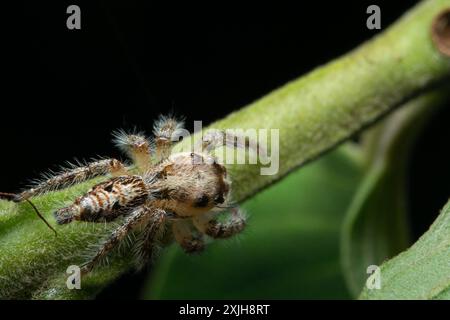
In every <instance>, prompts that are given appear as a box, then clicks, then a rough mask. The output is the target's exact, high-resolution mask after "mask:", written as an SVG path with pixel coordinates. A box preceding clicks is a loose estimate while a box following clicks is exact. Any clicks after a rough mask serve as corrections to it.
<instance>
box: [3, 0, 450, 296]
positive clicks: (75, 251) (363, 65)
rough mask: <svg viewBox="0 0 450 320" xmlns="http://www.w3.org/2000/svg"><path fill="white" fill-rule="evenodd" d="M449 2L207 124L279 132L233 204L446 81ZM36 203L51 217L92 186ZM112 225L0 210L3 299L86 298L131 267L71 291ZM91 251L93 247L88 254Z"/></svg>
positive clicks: (240, 171) (127, 260)
mask: <svg viewBox="0 0 450 320" xmlns="http://www.w3.org/2000/svg"><path fill="white" fill-rule="evenodd" d="M448 6H449V3H448V0H434V1H424V2H423V3H421V4H419V5H418V6H416V7H415V8H413V9H412V10H411V11H410V12H409V13H407V14H406V15H405V16H404V17H402V18H401V19H400V20H399V21H398V22H397V23H395V24H394V25H393V26H392V27H390V28H389V29H388V30H386V31H384V32H383V33H382V34H380V35H379V36H377V37H376V38H374V39H373V40H371V41H368V42H367V43H365V44H363V45H362V46H360V47H359V48H357V49H356V50H354V51H352V52H350V53H349V54H347V55H345V56H343V57H341V58H339V59H337V60H335V61H334V62H331V63H329V64H327V65H325V66H323V67H320V68H318V69H316V70H314V71H312V72H310V73H309V74H307V75H305V76H303V77H301V78H299V79H298V80H295V81H292V82H290V83H288V84H287V85H285V86H283V87H282V88H280V89H278V90H276V91H274V92H272V93H270V94H268V95H267V96H265V97H263V98H262V99H260V100H258V101H256V102H254V103H252V104H251V105H249V106H247V107H245V108H243V109H241V110H240V111H238V112H235V113H233V114H231V115H229V116H228V117H227V118H225V119H223V120H221V121H219V122H216V123H214V124H213V125H212V127H214V128H223V129H227V128H242V129H247V128H253V129H263V128H264V129H279V137H280V143H279V151H280V157H279V164H280V166H279V170H278V172H277V173H276V174H274V175H260V167H259V166H256V165H235V166H233V167H232V168H231V176H232V179H233V188H234V189H233V196H234V198H235V199H236V200H238V201H240V200H243V199H245V198H248V197H250V196H251V195H253V194H255V193H256V192H258V190H260V189H262V188H264V187H266V186H268V185H269V184H271V183H273V182H274V181H277V180H279V179H280V178H282V177H284V176H285V175H286V174H288V173H289V172H290V171H292V170H294V169H295V168H297V167H299V166H300V165H303V164H305V163H306V162H308V161H311V160H312V159H314V158H316V157H318V156H319V155H321V154H322V153H324V152H326V151H328V150H330V149H331V148H333V147H334V146H336V145H337V144H339V143H341V142H342V141H344V140H346V139H347V138H349V137H350V136H351V135H353V134H355V133H356V132H358V131H360V130H361V129H363V128H364V127H366V126H368V125H370V124H371V123H373V122H374V121H376V120H377V119H379V118H380V117H382V116H383V115H385V114H386V113H388V112H389V111H391V110H393V109H394V108H396V107H397V106H399V105H400V104H401V103H403V102H405V101H406V100H408V99H410V98H411V97H414V96H416V95H418V94H419V93H420V92H422V91H423V90H426V89H428V88H430V87H432V86H434V85H436V84H438V83H439V82H442V81H444V80H446V79H447V78H448V77H449V75H450V60H449V59H448V57H445V56H444V55H442V54H441V53H439V52H438V51H437V50H436V48H435V46H434V44H433V43H432V41H431V36H430V28H431V24H432V20H433V18H434V17H435V16H436V15H437V14H438V13H439V12H441V11H442V10H443V9H445V8H446V7H448ZM97 181H99V180H98V179H96V180H95V181H89V182H87V183H84V184H81V185H78V186H75V187H73V188H69V189H67V190H64V191H59V192H53V193H50V194H47V195H44V196H41V197H37V198H35V199H34V200H33V201H34V203H35V205H36V206H38V207H39V208H40V210H41V211H42V212H43V213H44V214H45V216H46V218H47V219H49V220H52V217H51V213H52V212H53V211H54V210H55V209H57V208H59V207H61V206H62V205H64V204H67V203H68V202H70V201H71V200H73V198H74V197H75V196H77V195H80V194H81V193H82V192H85V191H86V190H87V188H89V187H90V186H92V185H93V184H94V183H95V182H97ZM112 228H114V224H106V225H98V224H92V223H72V224H70V225H67V226H62V227H58V228H57V230H58V232H59V235H58V237H56V238H55V237H54V236H53V234H52V233H51V232H50V231H49V230H48V229H46V226H45V225H43V224H42V222H41V221H39V220H37V219H36V218H35V216H34V213H33V211H32V210H31V208H30V207H29V206H28V204H26V203H23V204H20V205H18V206H15V205H13V204H10V203H7V202H4V201H1V202H0V297H2V298H20V297H21V298H30V297H39V298H55V299H57V298H60V299H61V298H91V297H93V296H95V294H97V293H98V292H99V291H100V290H101V289H102V288H103V287H104V286H105V285H107V284H108V283H110V282H111V281H113V279H115V278H116V277H117V276H118V275H119V274H121V273H123V272H124V271H126V270H129V269H130V268H131V267H132V265H133V264H132V259H131V257H130V255H129V254H128V253H126V252H125V253H122V254H117V255H115V256H114V257H112V258H111V259H110V263H111V264H110V265H109V266H105V267H100V268H98V269H97V270H96V271H94V272H93V273H92V274H91V275H89V276H88V277H86V278H85V279H83V282H82V289H81V290H80V291H77V290H68V289H67V288H66V287H65V285H64V284H65V282H64V279H65V277H67V275H66V274H65V270H66V268H67V267H68V266H69V265H71V264H75V265H79V264H80V263H82V262H83V261H85V259H86V256H89V255H91V254H92V251H93V249H92V248H91V249H87V248H88V246H89V244H94V245H98V244H99V243H101V241H102V239H103V238H104V236H106V235H107V234H108V233H109V232H110V231H111V229H112ZM94 250H95V248H94Z"/></svg>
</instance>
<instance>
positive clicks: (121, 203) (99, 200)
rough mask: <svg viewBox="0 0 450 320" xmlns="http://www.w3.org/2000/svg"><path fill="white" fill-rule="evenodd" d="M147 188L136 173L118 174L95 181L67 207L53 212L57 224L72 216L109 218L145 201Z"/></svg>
mask: <svg viewBox="0 0 450 320" xmlns="http://www.w3.org/2000/svg"><path fill="white" fill-rule="evenodd" d="M147 197H148V191H147V187H146V185H145V182H144V181H143V179H142V178H141V177H139V176H120V177H117V178H113V179H110V180H108V181H106V182H102V183H99V184H97V185H95V186H94V187H93V188H92V189H91V190H90V191H88V192H87V193H86V194H85V195H83V196H81V197H79V198H77V199H76V200H75V201H74V203H73V204H72V205H70V206H68V207H65V208H62V209H59V210H58V211H56V212H55V217H56V220H57V222H58V223H59V224H64V223H69V222H71V221H72V220H81V221H92V222H98V221H111V220H113V219H115V218H116V217H118V216H119V215H122V214H126V213H127V212H128V211H130V210H132V209H133V208H135V207H137V206H139V205H142V204H144V202H145V201H146V200H147Z"/></svg>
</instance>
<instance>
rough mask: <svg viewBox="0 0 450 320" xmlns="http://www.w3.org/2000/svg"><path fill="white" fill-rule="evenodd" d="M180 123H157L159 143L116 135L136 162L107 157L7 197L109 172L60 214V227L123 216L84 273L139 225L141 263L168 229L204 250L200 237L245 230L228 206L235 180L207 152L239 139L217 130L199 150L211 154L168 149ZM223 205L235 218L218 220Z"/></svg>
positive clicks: (189, 248) (185, 244) (187, 246)
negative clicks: (222, 135) (219, 134)
mask: <svg viewBox="0 0 450 320" xmlns="http://www.w3.org/2000/svg"><path fill="white" fill-rule="evenodd" d="M181 128H182V123H181V122H179V121H176V120H175V119H174V118H171V117H161V118H160V119H159V120H158V121H157V122H156V124H155V127H154V135H155V137H154V140H149V139H147V138H146V137H145V136H144V135H142V134H126V133H125V132H123V131H121V132H118V133H116V134H115V143H116V145H117V146H119V147H120V149H121V150H123V151H124V152H125V153H126V154H127V155H128V156H129V157H130V158H131V160H132V161H133V165H132V166H126V165H124V164H122V163H121V162H120V161H118V160H116V159H103V160H99V161H95V162H92V163H90V164H88V165H86V166H79V167H75V168H72V169H70V170H66V171H63V172H62V173H60V174H58V175H56V176H53V177H51V178H49V179H47V180H45V181H43V182H41V183H39V184H38V185H36V186H35V187H34V188H31V189H29V190H26V191H24V192H22V193H20V194H17V195H14V196H11V194H8V196H6V195H7V194H5V197H4V198H8V199H9V200H13V201H16V202H19V201H24V200H28V199H29V198H30V197H32V196H35V195H38V194H42V193H45V192H48V191H51V190H55V189H61V188H65V187H67V186H70V185H72V184H74V183H79V182H82V181H85V180H87V179H90V178H93V177H95V176H102V175H106V174H110V175H111V176H112V177H111V178H109V179H108V180H106V181H104V182H101V183H99V184H97V185H95V186H94V187H92V188H91V189H90V190H89V191H88V192H87V193H85V194H84V195H82V196H80V197H78V198H76V199H74V201H73V203H72V204H71V205H69V206H67V207H64V208H61V209H58V210H57V211H56V212H55V218H56V221H57V223H58V224H67V223H71V222H72V221H74V220H78V221H90V222H103V221H112V220H115V219H117V218H118V217H121V216H124V217H125V218H124V220H123V222H122V223H121V225H120V226H119V227H118V228H117V229H116V230H114V232H113V233H112V234H111V236H110V238H109V239H108V240H107V241H106V242H105V243H104V244H103V245H102V247H101V248H100V250H99V251H98V252H97V253H96V254H95V256H94V257H93V258H92V259H91V260H90V261H89V262H87V263H86V264H85V266H84V269H83V270H84V272H88V271H90V270H91V269H92V268H93V267H94V266H95V265H96V263H97V262H98V261H99V260H100V259H101V258H102V257H104V256H105V255H106V254H107V253H108V252H109V251H110V250H111V249H113V248H114V247H116V245H117V244H118V243H119V242H120V241H121V240H122V239H123V238H125V237H126V236H127V235H128V234H129V233H130V232H132V231H134V230H140V231H141V233H142V239H143V241H142V243H141V247H140V249H139V250H140V252H139V257H141V258H142V259H143V260H148V259H149V258H150V257H151V255H152V253H153V251H154V247H155V245H158V243H159V241H160V240H161V239H162V237H163V236H164V233H165V232H166V231H167V230H169V229H170V230H171V231H172V233H173V237H174V239H175V240H176V241H177V242H178V243H179V244H180V245H181V247H182V248H183V249H184V250H185V251H186V252H199V251H201V250H202V249H203V247H204V240H203V235H208V236H210V237H213V238H226V237H230V236H232V235H234V234H237V233H239V232H241V231H242V230H243V229H244V227H245V218H244V215H243V213H242V212H241V210H240V209H239V208H238V207H237V206H232V205H231V201H230V188H231V182H230V180H229V179H228V177H227V170H226V168H225V166H223V165H222V164H220V163H218V162H217V161H216V159H215V158H214V156H212V155H211V154H210V153H209V151H210V150H212V149H213V148H215V147H217V146H220V145H224V144H225V145H231V146H233V147H236V146H238V145H237V144H236V142H234V139H231V140H230V139H217V135H212V136H209V137H208V136H206V137H205V138H204V139H203V141H202V147H203V148H202V150H206V151H201V152H180V153H173V154H171V143H172V140H173V139H172V137H174V136H176V133H177V131H178V130H180V129H181ZM228 138H229V137H228ZM230 141H231V142H230ZM1 195H2V194H0V197H1ZM225 209H230V211H231V216H230V218H229V219H228V221H226V222H219V221H218V220H217V214H218V213H220V212H221V211H224V210H225Z"/></svg>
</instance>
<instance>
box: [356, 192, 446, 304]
mask: <svg viewBox="0 0 450 320" xmlns="http://www.w3.org/2000/svg"><path fill="white" fill-rule="evenodd" d="M380 276H381V288H380V289H373V290H369V289H367V288H365V289H364V290H363V292H362V294H361V297H360V298H361V299H450V201H449V202H447V204H446V205H445V207H444V209H443V210H442V211H441V214H440V215H439V217H438V218H437V219H436V221H435V222H434V223H433V225H432V226H431V227H430V229H429V230H428V231H427V232H426V233H425V234H424V235H423V236H422V237H421V238H420V239H419V240H418V241H417V242H416V243H415V244H414V245H413V246H412V247H411V248H410V249H409V250H407V251H405V252H403V253H401V254H399V255H398V256H397V257H395V258H393V259H392V260H390V261H388V262H386V263H384V264H383V265H382V266H381V273H380Z"/></svg>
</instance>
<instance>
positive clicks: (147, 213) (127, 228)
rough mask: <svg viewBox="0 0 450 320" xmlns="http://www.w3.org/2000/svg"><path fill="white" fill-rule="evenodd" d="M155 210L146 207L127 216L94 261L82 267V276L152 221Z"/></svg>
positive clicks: (141, 207) (103, 245)
mask: <svg viewBox="0 0 450 320" xmlns="http://www.w3.org/2000/svg"><path fill="white" fill-rule="evenodd" d="M152 213H154V210H153V208H151V207H147V206H145V205H143V206H140V207H138V208H137V209H135V210H134V211H132V212H131V213H130V215H128V216H127V218H126V219H125V221H124V223H123V224H122V225H121V226H120V227H118V228H117V229H116V230H114V232H113V233H112V234H111V236H110V237H109V238H108V240H106V241H105V242H104V243H103V244H102V245H101V247H100V249H99V250H98V251H97V253H96V254H95V255H94V256H93V257H92V259H91V260H90V261H89V262H87V263H85V264H84V265H83V267H82V274H87V273H89V272H90V271H91V270H92V269H93V268H94V267H95V266H96V265H97V264H98V262H99V261H100V260H101V259H102V258H103V257H105V256H106V255H107V254H108V253H109V252H110V251H111V250H112V249H114V248H115V247H116V246H117V245H118V244H119V243H120V241H122V240H123V239H124V238H125V237H126V236H127V235H128V234H129V233H130V232H131V231H133V229H135V228H136V227H137V226H139V225H142V224H145V223H146V222H147V221H148V219H151V216H152Z"/></svg>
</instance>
